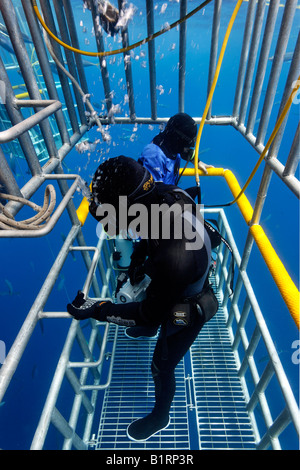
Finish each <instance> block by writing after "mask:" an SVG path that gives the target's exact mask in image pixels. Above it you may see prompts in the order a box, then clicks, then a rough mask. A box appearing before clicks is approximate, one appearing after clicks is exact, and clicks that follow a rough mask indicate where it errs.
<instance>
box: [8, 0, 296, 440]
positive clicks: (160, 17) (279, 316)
mask: <svg viewBox="0 0 300 470" xmlns="http://www.w3.org/2000/svg"><path fill="white" fill-rule="evenodd" d="M13 3H14V5H15V6H19V2H18V1H14V2H13ZM154 3H155V11H156V20H155V29H156V30H159V29H160V28H161V27H162V25H164V24H165V23H166V22H168V23H169V24H171V23H172V22H173V21H175V20H176V19H178V17H179V4H178V3H177V2H167V3H166V5H167V8H166V9H165V12H164V13H163V12H162V10H163V9H164V8H162V7H163V5H164V2H163V1H157V2H154ZM197 3H198V2H195V1H190V2H188V11H190V10H191V9H193V8H194V7H195V6H196V5H197ZM282 3H285V2H282ZM134 4H135V6H136V7H137V10H136V13H135V16H134V20H133V22H132V25H131V28H130V37H129V41H130V43H131V44H132V43H134V42H136V41H137V40H140V39H142V38H144V37H146V36H147V32H146V31H147V30H146V14H145V7H144V2H142V0H138V1H135V2H134ZM235 4H236V2H235V1H233V0H226V1H224V2H223V7H222V24H221V27H220V33H219V34H220V38H223V37H224V33H225V30H226V27H227V24H228V21H229V18H230V16H231V14H232V11H233V8H234V6H235ZM72 6H73V8H74V15H75V21H76V25H77V26H78V30H79V31H80V28H82V33H81V35H80V46H81V48H82V49H85V50H94V47H95V46H94V38H93V35H92V24H91V17H90V13H89V12H88V11H83V8H82V1H81V0H76V1H72ZM247 6H248V3H247V2H244V4H243V5H242V7H241V9H240V12H239V14H238V17H237V20H236V22H235V24H234V27H233V30H232V34H231V36H230V39H229V42H228V46H227V50H226V54H225V57H224V61H223V65H222V69H221V73H220V77H219V80H218V85H217V88H216V90H215V94H214V99H213V111H212V114H213V115H214V114H216V115H223V114H224V115H229V114H231V112H232V108H233V100H234V92H235V85H236V75H237V71H238V66H239V55H240V51H241V37H242V33H243V27H244V18H245V16H246V10H247ZM159 12H161V13H159ZM282 13H283V8H282V7H281V8H280V9H279V15H278V20H277V24H276V28H277V31H278V30H279V27H280V21H281V18H282ZM212 15H213V3H211V4H210V5H208V6H207V7H206V8H205V10H204V11H201V12H199V13H198V14H197V15H196V16H195V17H194V18H193V19H191V20H189V22H188V24H187V73H186V100H185V111H186V112H187V113H189V114H191V115H193V116H199V117H200V116H201V115H202V113H203V110H204V106H205V102H206V96H207V75H208V74H207V70H208V64H209V50H210V38H211V23H212ZM299 15H300V11H299V10H297V12H296V17H295V20H294V26H293V32H292V34H291V37H290V42H289V45H288V49H287V50H293V48H294V45H295V42H296V39H297V33H298V30H297V29H298V28H297V25H299ZM81 22H82V23H81ZM83 28H86V32H83V31H84V29H83ZM109 45H110V46H109ZM106 47H111V48H112V49H115V48H118V47H121V45H120V43H118V42H117V41H115V40H114V39H112V38H108V39H107V40H106ZM272 48H273V50H272V51H271V52H272V54H271V55H273V53H274V48H275V43H274V44H272ZM155 50H156V53H157V57H158V60H157V77H156V81H157V103H158V108H157V109H158V116H159V117H168V116H171V115H172V114H175V113H176V112H177V110H178V60H179V59H178V54H179V33H178V30H177V29H174V30H172V31H169V32H168V33H166V34H164V35H162V36H161V37H160V38H158V39H156V41H155ZM147 56H148V49H147V46H146V45H145V46H141V47H139V48H138V49H135V50H134V51H133V53H132V68H133V79H134V93H135V99H136V114H137V116H140V117H142V116H149V114H150V93H149V91H148V90H149V70H148V65H147ZM92 61H93V62H95V64H96V59H92ZM106 65H107V69H108V71H109V75H110V78H111V82H112V90H113V95H114V98H113V102H114V103H115V104H118V105H119V109H120V110H121V114H120V116H122V115H124V114H126V113H127V115H128V113H129V110H128V104H127V103H126V100H125V101H124V93H126V91H125V90H126V83H125V76H124V66H123V57H122V56H121V55H117V56H112V57H111V58H107V59H106ZM271 65H272V62H271V61H270V63H269V64H268V70H267V75H268V74H269V73H270V68H271ZM288 67H289V62H287V63H285V64H284V67H283V71H282V75H281V78H280V83H279V86H278V91H277V92H276V97H275V101H274V108H273V112H272V116H271V120H270V125H269V127H268V132H267V136H269V135H270V133H271V131H272V129H273V127H274V124H275V120H276V116H277V112H278V108H279V101H280V98H281V92H280V91H282V89H283V87H284V84H285V80H286V76H287V73H288ZM86 74H87V80H88V85H89V91H90V93H91V95H92V96H91V101H92V103H93V104H94V106H95V108H96V109H97V111H99V112H101V111H102V110H103V105H104V96H103V90H102V84H101V76H100V70H99V66H97V65H95V66H92V67H89V68H86ZM232 77H234V79H232ZM15 79H16V80H19V78H18V77H17V76H16V77H15ZM265 92H266V85H265V84H264V87H263V96H262V99H263V97H264V94H265ZM277 97H278V98H277ZM261 101H262V100H261ZM261 106H262V103H260V110H261ZM116 115H118V114H116ZM298 119H299V104H298V105H296V104H293V105H292V107H291V110H290V117H289V121H288V127H287V129H286V132H285V136H284V140H283V143H282V147H281V155H282V160H283V162H284V161H285V159H286V157H287V155H288V152H289V148H290V145H291V142H292V139H293V136H294V133H295V129H296V126H297V123H298ZM108 132H109V133H110V135H111V143H110V145H108V144H106V143H98V144H97V145H96V147H95V150H94V151H93V152H90V154H89V153H88V152H85V153H83V154H80V153H78V152H77V151H76V149H73V150H72V151H71V153H70V154H69V155H68V156H67V157H66V159H65V161H64V162H65V165H66V171H69V172H71V173H80V175H81V176H82V177H83V178H84V179H85V180H86V181H87V182H89V181H90V180H91V178H92V176H93V173H94V171H95V170H96V168H97V166H98V165H99V163H101V162H102V161H103V160H104V159H106V158H108V157H113V156H117V155H120V154H123V155H127V156H131V157H134V158H138V156H139V155H140V153H141V150H142V149H143V147H144V146H145V145H146V144H147V143H149V142H150V141H151V140H152V138H153V137H154V136H155V135H156V134H157V132H158V126H142V125H138V126H135V125H115V126H110V128H109V129H108ZM87 138H88V139H89V141H90V142H95V141H96V140H97V139H99V138H100V135H99V133H98V132H97V130H96V129H95V128H93V129H91V130H90V132H89V134H88V135H87ZM200 152H202V153H201V155H200V158H201V159H202V160H203V161H205V162H206V163H210V164H212V165H214V166H215V167H223V168H229V169H231V170H232V171H233V172H234V174H235V175H236V177H237V179H238V180H239V182H240V184H241V185H242V184H243V183H244V182H245V181H246V179H247V177H248V176H249V174H250V172H251V170H252V169H253V167H254V165H255V163H256V161H257V159H258V154H257V153H256V151H255V150H254V149H253V148H252V147H251V146H250V145H249V144H248V143H247V142H246V141H245V139H244V138H243V137H242V136H241V135H240V134H238V133H237V132H236V131H235V130H234V129H233V128H231V127H229V126H228V127H221V126H217V127H213V126H205V128H204V131H203V135H202V139H201V145H200ZM23 163H24V162H23V161H19V162H18V164H19V170H20V171H19V173H20V175H19V176H18V179H19V181H18V182H19V184H20V185H21V184H23V183H24V182H25V180H26V178H28V175H27V174H26V172H25V166H24V165H23ZM262 171H263V165H262V166H261V168H260V169H259V170H258V172H257V174H256V176H255V178H254V179H253V181H252V182H251V184H250V186H249V188H248V189H247V192H246V195H247V197H248V199H249V201H250V202H251V204H252V205H253V204H254V202H255V197H256V194H257V190H258V187H259V183H260V178H261V175H262ZM191 184H192V183H191V180H190V179H189V178H186V177H184V178H182V180H181V185H182V187H188V186H191ZM201 188H202V197H203V201H204V203H207V204H222V203H226V202H229V201H230V200H231V199H232V196H231V193H230V192H229V190H228V188H227V186H226V185H225V182H224V181H223V180H222V179H221V178H217V177H216V178H208V177H203V178H201ZM57 192H59V190H58V191H57ZM37 197H38V198H40V201H39V202H40V203H41V202H42V197H43V195H42V192H40V193H38V196H37ZM81 198H82V195H81V194H80V193H78V194H76V195H75V196H74V204H75V206H76V207H77V206H78V205H79V203H80V201H81ZM226 215H227V217H228V219H229V222H230V224H231V227H232V231H233V234H234V236H235V240H236V243H237V246H238V248H239V250H240V252H241V254H242V250H243V245H244V243H245V240H246V237H247V226H246V224H245V222H244V220H243V218H242V216H241V214H240V212H239V210H238V208H237V207H236V206H232V207H230V208H228V209H227V210H226ZM261 220H262V225H263V228H264V229H265V231H266V233H267V235H268V237H269V238H270V240H271V242H272V244H273V246H274V248H275V249H276V251H277V253H278V255H279V256H280V258H281V259H282V261H283V262H284V264H285V266H286V268H287V270H288V272H289V273H290V275H291V277H292V279H293V280H294V282H295V283H296V284H297V285H299V203H298V200H297V199H296V197H295V196H293V195H292V194H291V192H290V191H289V190H288V189H287V188H286V187H285V185H284V184H283V183H282V182H281V180H280V179H279V178H278V177H277V176H276V175H273V177H272V180H271V183H270V188H269V193H268V198H267V200H266V203H265V206H264V210H263V214H262V219H261ZM69 229H70V222H69V219H68V216H67V215H66V214H64V215H63V216H62V217H61V219H60V220H59V222H58V224H57V226H56V227H55V229H54V230H53V231H52V232H51V234H50V235H49V236H48V237H47V238H41V239H25V240H19V239H8V240H6V239H1V242H0V244H1V250H0V259H1V273H0V302H1V307H0V340H2V341H4V342H5V345H6V350H7V351H8V350H9V348H10V347H11V345H12V343H13V341H14V339H15V336H16V334H17V332H18V330H19V328H20V327H21V325H22V323H23V321H24V319H25V317H26V315H27V313H28V311H29V310H30V308H31V306H32V304H33V302H34V299H35V297H36V295H37V294H38V292H39V290H40V288H41V286H42V284H43V280H44V279H45V277H46V275H47V274H48V272H49V270H50V269H51V266H52V264H53V261H54V259H55V257H56V256H57V253H58V252H59V249H60V246H61V244H62V239H63V236H64V235H66V234H67V233H68V231H69ZM84 236H85V238H86V242H87V244H91V245H94V244H95V243H96V225H95V222H94V220H91V218H88V219H87V222H86V225H85V232H84ZM248 273H249V277H250V280H251V281H252V283H253V287H254V290H255V293H256V296H257V298H258V301H259V304H260V306H261V309H262V311H263V313H264V316H265V319H266V322H267V325H268V327H269V330H270V332H271V334H272V337H273V339H274V340H275V344H276V347H277V350H278V352H279V353H280V358H281V361H282V363H283V365H284V367H285V370H286V373H287V376H288V379H289V381H290V383H291V386H292V388H293V390H294V391H295V395H296V396H298V395H299V364H295V363H293V362H292V360H291V356H292V353H293V349H292V344H293V342H294V341H295V340H297V339H298V336H299V335H298V330H297V328H296V326H295V324H294V321H293V320H292V319H291V317H290V314H289V312H288V310H287V308H286V306H285V304H284V303H283V301H282V300H281V297H280V294H279V293H278V292H277V287H276V286H275V284H274V281H273V279H272V278H271V276H270V274H269V273H268V271H267V269H266V267H265V264H264V262H263V260H262V258H261V255H260V253H259V252H258V250H257V249H256V248H255V247H254V248H253V256H252V260H251V261H250V264H249V267H248ZM84 275H85V270H84V267H83V264H82V261H81V259H80V258H79V255H77V254H76V255H75V259H74V257H72V256H70V257H69V259H68V260H67V263H66V265H65V266H64V269H63V271H62V273H61V274H60V276H59V278H58V280H57V283H56V285H55V287H54V289H53V291H52V294H51V296H50V298H49V300H48V302H47V305H46V307H45V310H46V311H47V310H49V311H51V310H58V311H61V310H64V309H65V306H66V304H67V303H68V302H69V301H71V300H72V299H73V297H74V295H75V294H76V292H77V290H78V288H79V287H81V286H82V284H83V280H84ZM69 325H70V321H69V320H57V321H56V320H48V321H44V322H43V325H42V327H41V328H40V327H39V326H38V327H37V328H36V330H35V332H34V334H33V337H32V338H31V340H30V342H29V345H28V347H27V349H26V352H25V354H24V356H23V358H22V360H21V363H20V365H19V367H18V368H17V371H16V373H15V376H14V379H13V381H12V383H11V384H10V386H9V388H8V391H7V394H6V396H5V397H4V400H3V403H2V404H1V406H0V447H1V448H3V449H26V448H29V446H30V443H31V440H32V437H33V433H34V430H35V428H36V426H37V423H38V420H39V416H40V413H41V411H42V407H43V405H44V401H45V398H46V394H47V391H48V388H49V386H50V383H51V380H52V376H53V373H54V371H55V367H56V364H57V361H58V358H59V355H60V353H61V349H62V347H63V344H64V339H65V336H66V333H67V331H68V327H69ZM260 360H261V364H262V365H264V364H265V363H264V361H265V358H264V357H262V358H261V359H260ZM24 405H25V406H24ZM47 445H48V446H49V448H56V446H57V442H56V436H55V435H53V438H52V441H51V442H49V443H48V444H47ZM286 447H287V448H297V447H298V445H297V442H296V441H295V439H294V438H293V439H292V440H289V436H288V435H287V437H286Z"/></svg>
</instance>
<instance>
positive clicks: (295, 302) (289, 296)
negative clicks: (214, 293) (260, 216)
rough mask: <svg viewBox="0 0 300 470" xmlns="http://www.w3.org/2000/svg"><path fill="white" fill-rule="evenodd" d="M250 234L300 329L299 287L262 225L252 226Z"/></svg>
mask: <svg viewBox="0 0 300 470" xmlns="http://www.w3.org/2000/svg"><path fill="white" fill-rule="evenodd" d="M250 232H251V234H252V235H253V238H254V240H255V242H256V244H257V246H258V248H259V251H260V252H261V254H262V257H263V259H264V260H265V263H266V265H267V266H268V268H269V271H270V273H271V274H272V277H273V279H274V281H275V283H276V285H277V287H278V289H279V291H280V293H281V295H282V298H283V300H284V302H285V304H286V305H287V307H288V309H289V311H290V313H291V315H292V317H293V319H294V322H295V323H296V325H297V327H298V328H299V326H300V324H299V305H300V294H299V291H298V289H297V287H296V286H295V284H294V283H293V281H292V279H291V278H290V276H289V274H288V272H287V271H286V269H285V267H284V265H283V264H282V262H281V260H280V259H279V257H278V255H277V253H276V251H275V250H274V248H273V246H272V245H271V243H270V240H269V239H268V237H267V235H266V234H265V232H264V230H263V228H262V227H261V225H252V226H251V227H250Z"/></svg>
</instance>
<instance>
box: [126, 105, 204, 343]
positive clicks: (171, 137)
mask: <svg viewBox="0 0 300 470" xmlns="http://www.w3.org/2000/svg"><path fill="white" fill-rule="evenodd" d="M196 137H197V124H196V122H195V121H194V119H193V118H192V117H191V116H189V115H188V114H187V113H177V114H174V115H173V116H172V117H170V119H169V120H168V122H167V124H166V127H165V129H164V130H163V131H162V132H160V133H159V134H158V135H156V136H155V137H154V139H153V141H152V142H151V143H150V144H148V145H146V147H145V148H144V149H143V151H142V154H141V156H140V158H139V159H138V162H139V163H141V164H142V165H143V166H144V167H145V168H147V169H148V170H149V171H150V173H151V174H152V176H153V178H154V181H160V182H162V183H166V184H173V185H177V184H178V181H179V178H180V176H179V169H180V163H181V158H182V159H183V160H185V161H186V162H187V163H189V162H190V161H191V160H192V157H193V154H194V147H195V143H196ZM198 166H199V169H201V170H203V171H204V172H205V173H207V168H211V167H212V165H208V164H206V163H204V162H200V161H199V164H198ZM186 192H188V194H189V195H190V196H192V197H193V199H196V197H197V198H198V204H200V203H201V189H200V186H198V187H196V186H195V187H192V188H189V189H187V190H186ZM136 264H137V266H136ZM128 274H129V279H130V281H131V284H132V285H134V284H135V281H136V277H137V276H138V275H139V259H138V257H137V256H134V257H132V263H131V267H130V269H129V273H128ZM156 335H157V328H155V327H144V326H134V327H129V328H127V330H126V336H127V337H128V338H131V339H144V338H153V337H156Z"/></svg>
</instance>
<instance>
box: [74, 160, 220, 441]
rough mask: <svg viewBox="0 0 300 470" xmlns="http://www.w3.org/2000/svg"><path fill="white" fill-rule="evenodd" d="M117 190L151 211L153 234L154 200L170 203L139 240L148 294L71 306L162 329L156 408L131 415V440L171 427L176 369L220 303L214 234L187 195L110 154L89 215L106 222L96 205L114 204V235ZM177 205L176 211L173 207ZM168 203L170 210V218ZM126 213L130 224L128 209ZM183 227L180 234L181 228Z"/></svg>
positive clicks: (85, 313) (155, 371)
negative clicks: (213, 281) (211, 281)
mask: <svg viewBox="0 0 300 470" xmlns="http://www.w3.org/2000/svg"><path fill="white" fill-rule="evenodd" d="M119 196H127V202H128V207H126V208H125V210H127V209H128V212H129V209H130V207H132V206H133V205H134V204H137V203H139V204H143V206H144V207H145V208H146V209H147V210H146V214H147V218H148V222H147V226H148V227H149V228H148V234H152V233H153V232H152V231H151V224H152V222H153V220H152V219H153V214H152V212H151V209H152V207H153V205H159V206H162V205H163V204H164V207H165V208H167V210H165V211H164V212H163V213H162V215H161V224H159V230H158V232H157V233H156V236H155V238H154V237H153V238H151V237H150V236H145V237H144V236H142V240H141V242H140V244H139V250H140V253H139V259H140V262H141V263H142V262H143V260H147V261H146V262H147V264H148V269H149V272H151V276H150V277H151V282H150V284H149V286H148V288H147V291H146V297H145V299H144V300H142V301H141V302H131V303H127V304H115V303H112V302H110V301H105V300H104V301H100V300H98V301H97V300H92V299H87V300H86V299H85V298H84V295H83V293H82V292H79V293H78V294H77V297H76V298H75V300H74V301H73V302H72V304H69V305H68V306H67V310H68V312H69V313H70V314H71V315H73V316H74V317H75V318H76V319H77V320H82V319H85V318H90V317H91V318H95V319H96V320H99V321H108V322H113V323H117V324H120V325H124V326H147V327H152V326H154V327H158V326H160V327H161V331H160V335H159V337H158V340H157V343H156V347H155V351H154V355H153V359H152V363H151V371H152V376H153V380H154V385H155V406H154V409H153V410H152V412H151V413H150V414H149V415H147V416H145V417H144V418H141V419H138V420H137V421H134V422H133V423H131V424H130V425H129V426H128V429H127V435H128V437H129V438H130V439H133V440H136V441H142V440H146V439H148V438H149V437H150V436H152V435H153V434H155V433H156V432H158V431H159V430H161V429H164V428H165V427H166V426H168V424H169V411H170V407H171V403H172V400H173V397H174V394H175V387H176V384H175V368H176V366H177V364H178V363H179V361H180V360H181V359H182V357H183V356H184V354H185V353H186V352H187V351H188V349H189V348H190V346H191V345H192V343H193V342H194V340H195V339H196V337H197V335H198V333H199V332H200V330H201V328H202V326H203V325H204V323H205V322H206V321H208V320H209V319H210V318H211V317H212V316H213V315H214V314H215V313H216V311H217V304H218V302H217V300H216V298H215V296H214V294H213V292H212V290H211V288H210V286H209V285H208V280H207V279H208V270H209V267H210V256H211V243H210V239H209V236H208V234H207V232H206V229H205V228H204V225H203V219H202V218H201V217H200V216H199V213H198V212H197V211H196V205H195V203H194V201H193V200H192V199H191V198H190V196H189V195H188V194H187V193H185V191H183V190H181V189H179V188H178V187H176V186H174V185H166V184H164V183H159V182H154V180H153V177H152V175H151V174H150V172H149V171H148V170H147V169H146V168H145V167H143V166H142V165H140V164H139V163H138V162H136V161H135V160H133V159H130V158H127V157H123V156H120V157H116V158H111V159H109V160H107V161H105V162H104V163H102V164H101V165H100V166H99V168H98V169H97V171H96V173H95V175H94V178H93V182H92V201H91V203H90V212H91V214H92V215H93V216H94V217H95V218H96V220H99V221H100V222H101V221H102V222H103V224H104V223H105V224H107V223H108V220H107V217H105V219H104V216H103V213H102V214H100V212H99V209H98V208H99V207H100V208H101V205H103V204H105V203H107V204H111V205H112V206H113V207H114V208H115V210H116V213H115V215H116V217H115V219H114V220H115V221H116V223H115V232H116V233H118V232H119V229H120V227H119V226H118V221H119V213H118V212H120V210H121V209H120V206H119V201H120V200H119ZM175 205H176V209H177V210H174V209H175ZM168 208H169V209H170V210H169V209H168ZM171 209H172V213H173V216H170V211H171ZM128 218H129V222H128V223H130V217H129V215H128ZM165 221H167V223H169V227H170V230H169V237H168V239H167V238H166V237H164V236H163V233H164V232H163V229H162V227H163V226H164V225H163V224H164V222H165ZM155 222H157V221H155ZM156 227H157V223H155V228H156ZM180 227H181V228H182V230H181V232H176V230H179V229H180ZM175 228H176V229H175ZM178 233H181V237H178ZM194 242H195V244H194Z"/></svg>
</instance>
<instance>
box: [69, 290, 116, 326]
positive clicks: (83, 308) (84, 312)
mask: <svg viewBox="0 0 300 470" xmlns="http://www.w3.org/2000/svg"><path fill="white" fill-rule="evenodd" d="M109 303H110V302H109V301H99V300H93V299H87V300H86V299H85V298H84V293H83V292H81V291H78V293H77V296H76V297H75V299H74V300H73V302H72V303H71V304H68V305H67V310H68V312H69V313H70V315H72V316H73V317H74V318H76V320H85V319H86V318H94V319H95V320H99V321H105V318H106V315H104V312H103V307H104V305H106V304H109Z"/></svg>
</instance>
